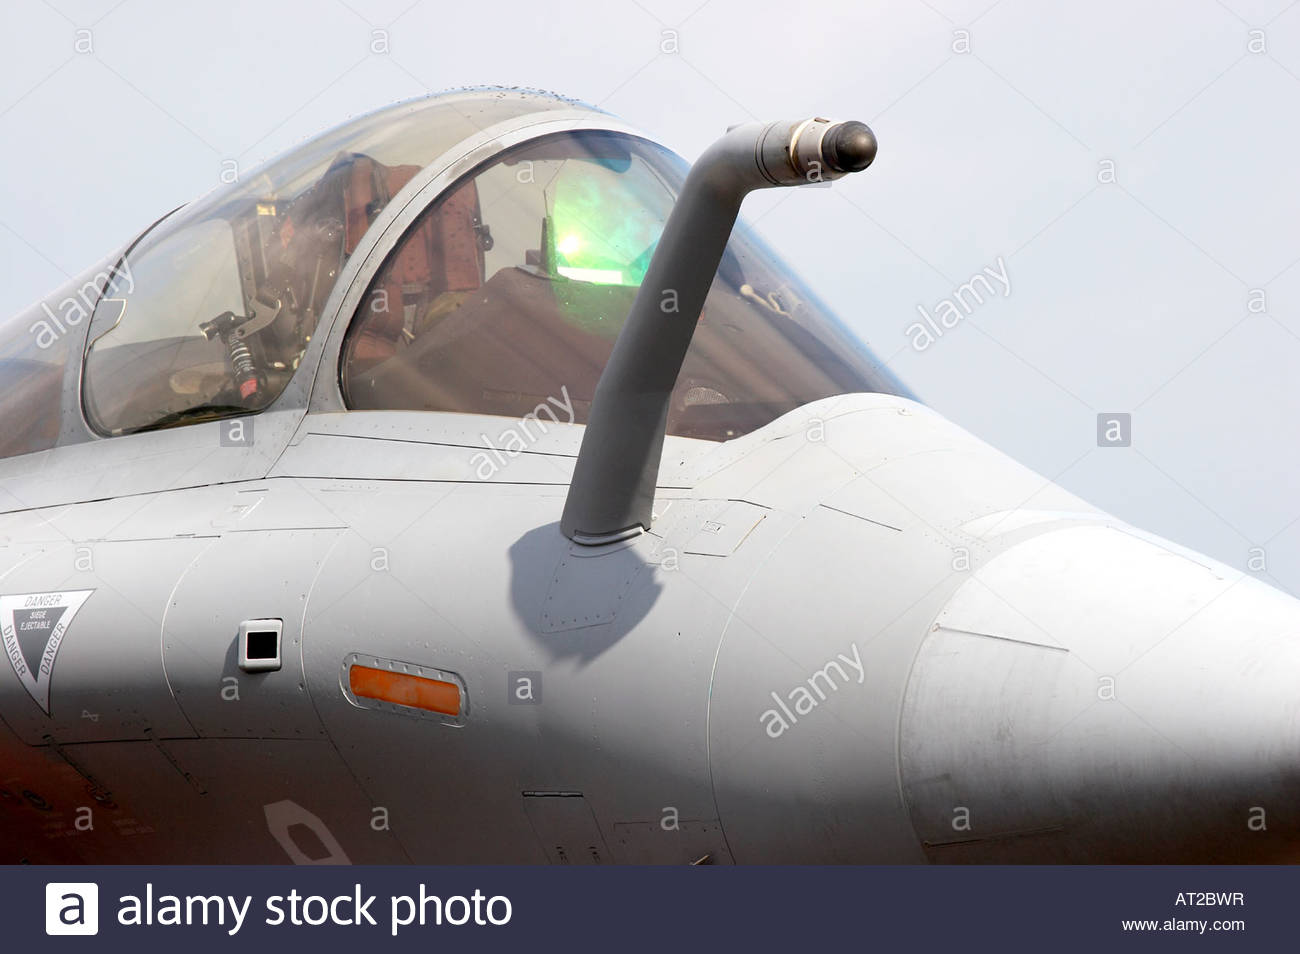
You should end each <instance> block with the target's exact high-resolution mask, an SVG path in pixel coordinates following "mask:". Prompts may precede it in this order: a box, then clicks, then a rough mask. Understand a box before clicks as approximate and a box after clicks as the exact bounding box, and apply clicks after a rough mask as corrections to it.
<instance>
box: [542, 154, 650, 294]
mask: <svg viewBox="0 0 1300 954" xmlns="http://www.w3.org/2000/svg"><path fill="white" fill-rule="evenodd" d="M671 206H672V200H671V196H670V195H669V193H668V192H667V190H665V188H664V187H663V185H662V183H660V182H659V181H658V180H657V179H655V178H654V177H653V176H651V175H649V174H648V171H647V170H645V169H644V167H641V166H639V165H638V164H631V163H622V164H618V163H609V162H604V161H601V160H599V159H596V160H576V161H573V160H571V161H570V162H567V163H565V166H564V168H563V169H562V170H561V171H560V173H559V175H557V176H556V180H555V183H554V199H553V202H552V211H551V225H552V229H553V239H552V241H553V242H554V243H555V270H556V272H557V273H558V274H559V275H561V276H563V277H565V278H568V279H571V280H573V281H580V282H589V283H591V284H594V285H623V286H630V287H636V286H639V285H640V284H641V280H642V279H643V278H645V273H646V268H647V267H648V266H649V264H650V258H651V256H652V255H653V254H654V249H655V244H656V243H657V242H658V241H659V235H660V233H661V232H662V231H663V227H664V221H665V220H666V219H667V217H668V212H669V210H670V208H671Z"/></svg>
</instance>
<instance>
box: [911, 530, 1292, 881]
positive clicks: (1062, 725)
mask: <svg viewBox="0 0 1300 954" xmlns="http://www.w3.org/2000/svg"><path fill="white" fill-rule="evenodd" d="M900 759H901V766H902V777H903V784H904V791H905V794H906V797H907V800H908V803H909V810H910V812H911V815H912V821H913V825H914V827H915V829H916V831H917V833H918V835H919V836H920V838H921V840H922V842H923V845H924V848H925V851H926V853H927V855H928V856H929V857H930V858H931V860H934V861H945V862H962V861H971V862H1062V863H1069V862H1090V863H1102V862H1147V863H1156V862H1178V863H1197V862H1204V863H1246V862H1264V863H1267V862H1294V861H1297V860H1300V601H1296V600H1294V599H1292V598H1291V597H1289V596H1287V595H1285V594H1283V593H1281V592H1279V591H1277V590H1275V589H1272V588H1271V587H1269V586H1266V585H1264V584H1263V583H1261V582H1259V581H1258V580H1255V579H1253V578H1250V577H1248V576H1244V575H1242V574H1240V573H1238V572H1236V571H1234V570H1231V569H1228V568H1227V567H1223V566H1220V565H1218V564H1215V563H1214V562H1213V561H1210V560H1208V559H1202V558H1196V557H1195V556H1194V555H1192V554H1188V553H1185V552H1184V551H1181V550H1178V549H1177V548H1174V547H1173V546H1172V545H1163V544H1162V543H1160V542H1159V541H1155V540H1154V539H1153V538H1152V539H1148V538H1143V537H1139V536H1136V535H1134V534H1133V533H1129V532H1125V531H1121V530H1118V529H1113V528H1109V527H1102V526H1079V527H1075V528H1071V529H1065V530H1057V531H1054V532H1049V533H1046V534H1043V535H1042V536H1039V537H1035V538H1032V539H1030V540H1027V541H1024V542H1021V543H1019V544H1017V545H1015V546H1013V547H1011V548H1010V549H1009V550H1006V551H1005V552H1003V553H1002V554H1000V555H998V556H997V557H995V558H993V559H992V560H990V561H989V562H988V563H986V564H984V565H983V566H982V567H980V568H979V569H978V570H976V571H975V573H974V574H973V576H972V578H971V579H970V580H968V581H966V582H965V583H964V584H963V585H962V586H961V587H960V588H959V589H958V590H957V591H956V593H955V594H954V596H953V598H952V599H951V601H950V602H949V603H948V605H947V606H946V607H945V608H944V610H943V611H942V612H941V613H940V615H939V616H938V618H937V620H936V622H935V624H934V627H933V630H932V632H931V633H930V634H929V636H928V637H927V639H926V641H925V643H924V644H923V646H922V647H921V650H920V652H919V654H918V657H917V660H916V663H915V666H914V668H913V671H912V675H911V677H910V679H909V683H908V688H907V692H906V697H905V701H904V707H903V719H902V726H901V738H900Z"/></svg>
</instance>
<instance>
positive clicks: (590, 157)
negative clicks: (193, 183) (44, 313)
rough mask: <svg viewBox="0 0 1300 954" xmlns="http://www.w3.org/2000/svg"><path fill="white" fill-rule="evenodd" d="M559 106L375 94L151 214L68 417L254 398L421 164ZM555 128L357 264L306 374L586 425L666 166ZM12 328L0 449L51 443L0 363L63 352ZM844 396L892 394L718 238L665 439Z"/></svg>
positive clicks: (592, 135) (482, 96)
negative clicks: (11, 407)
mask: <svg viewBox="0 0 1300 954" xmlns="http://www.w3.org/2000/svg"><path fill="white" fill-rule="evenodd" d="M575 108H576V106H575V104H573V103H572V102H570V101H567V100H563V99H560V98H558V97H551V96H543V95H539V94H533V93H523V92H518V91H496V92H485V91H479V92H475V93H458V94H452V95H446V96H439V97H433V98H430V99H426V100H423V101H419V102H416V103H414V104H404V105H399V106H395V107H390V108H389V109H386V110H381V111H379V112H377V113H373V114H371V115H368V116H364V117H362V118H360V119H357V120H354V121H352V122H350V123H348V124H346V125H345V126H343V127H340V128H339V129H337V130H334V131H332V132H330V133H327V134H325V135H323V136H320V137H318V138H317V139H315V140H312V141H311V142H309V143H307V144H305V145H303V146H301V147H299V148H297V149H295V150H294V151H292V152H290V153H288V154H287V155H285V156H284V157H282V158H281V159H278V160H275V161H273V162H271V163H270V164H268V165H267V166H265V167H263V168H262V169H260V170H258V171H256V172H254V173H250V174H249V175H248V176H247V177H246V178H245V179H243V180H241V181H238V182H235V183H232V184H230V185H228V186H226V187H225V188H223V189H220V190H217V191H216V192H214V193H212V194H211V195H209V196H207V197H205V198H204V199H201V200H199V201H197V202H195V203H193V204H192V205H190V206H188V207H186V208H184V209H183V210H180V211H178V212H176V213H174V214H173V215H171V216H169V217H167V218H165V219H164V220H163V221H162V222H160V223H159V224H157V225H155V226H154V227H153V228H152V229H151V230H149V231H148V232H146V234H145V235H144V236H142V237H141V238H140V239H139V240H137V241H136V242H135V243H134V244H133V245H132V246H131V247H130V248H128V250H127V251H126V253H125V254H124V255H123V256H122V257H121V259H120V261H118V262H117V264H116V267H115V268H113V269H112V270H111V272H110V273H109V274H106V275H104V276H103V278H105V279H106V280H104V281H101V282H99V283H98V285H97V287H96V289H95V292H96V295H95V300H94V301H93V315H92V317H91V319H90V322H89V331H88V333H87V334H86V336H85V339H84V340H85V347H84V366H83V368H82V374H81V384H82V388H81V394H80V396H79V398H78V400H79V404H80V408H79V410H80V411H81V412H83V413H84V418H85V421H86V422H87V423H88V424H89V426H90V427H91V428H92V429H93V431H94V432H95V433H97V434H98V435H101V436H106V437H108V436H116V435H120V434H127V433H133V432H139V431H146V430H151V429H157V428H163V427H172V426H178V425H182V424H189V423H196V422H199V421H203V420H210V419H215V418H220V417H226V416H235V415H244V414H249V413H254V412H257V411H260V410H263V409H265V408H267V407H269V406H270V405H272V404H273V403H274V402H275V401H277V399H278V398H279V397H280V396H281V395H282V394H283V393H284V391H285V389H286V387H287V386H288V384H289V382H290V381H291V380H292V379H293V378H294V376H295V374H296V373H298V371H299V368H300V366H301V365H303V362H304V359H305V358H306V357H307V355H308V350H309V346H310V344H311V342H312V341H313V340H314V339H316V338H317V337H318V336H321V335H324V334H325V333H326V332H328V330H329V325H322V320H325V321H327V322H330V323H332V322H333V320H334V317H335V315H334V312H335V311H336V310H337V306H338V303H339V302H341V301H342V300H343V299H344V295H343V294H342V292H343V291H346V289H336V285H338V281H339V277H340V275H341V274H342V273H343V270H344V266H345V265H346V264H347V263H348V261H349V259H350V258H351V257H352V256H353V255H354V253H355V252H356V251H357V250H358V248H360V247H362V245H363V244H365V243H364V242H363V240H365V239H366V236H367V233H368V232H369V231H370V230H371V227H372V225H373V224H374V223H375V222H376V221H377V220H378V219H379V218H380V217H381V216H382V215H383V214H384V211H385V209H386V208H387V207H388V205H389V203H390V202H392V201H393V199H394V197H395V196H397V195H399V194H400V193H402V192H403V189H404V188H405V187H406V186H407V185H408V184H409V183H411V182H412V180H413V179H414V178H415V177H416V176H417V175H418V174H419V173H420V172H421V171H422V170H423V169H425V168H426V167H427V166H429V165H430V164H431V163H433V162H435V161H437V160H439V159H440V158H442V160H443V163H442V164H443V165H447V164H449V162H450V161H451V160H450V159H449V158H448V157H449V156H454V155H456V154H457V152H460V153H464V152H467V151H468V145H467V141H468V140H471V139H478V140H485V139H488V138H490V136H485V134H484V130H487V129H489V128H490V127H493V126H498V125H499V124H502V123H505V122H507V121H512V120H519V119H521V118H522V117H525V116H527V115H529V114H533V113H538V112H542V113H546V112H550V111H554V110H560V109H575ZM592 115H597V114H594V113H593V114H592ZM570 125H574V124H570ZM577 125H583V124H577ZM585 125H587V126H590V125H592V124H590V123H587V124H585ZM596 125H599V124H596ZM555 128H556V127H555V126H552V127H548V128H547V129H546V130H544V131H542V132H540V133H539V135H537V136H536V137H534V138H531V139H528V138H524V141H522V142H520V143H519V144H517V145H514V146H511V147H508V148H504V149H503V150H502V151H500V152H498V153H497V154H495V155H493V156H492V157H491V158H489V159H487V160H486V161H484V162H483V163H481V164H480V165H479V166H478V167H477V168H473V169H471V170H470V171H468V172H467V173H466V174H465V175H463V176H462V177H460V178H459V179H458V180H456V181H453V182H452V183H451V184H450V185H448V186H447V187H446V188H445V189H443V190H442V191H441V192H440V193H439V194H437V195H436V197H434V198H433V201H432V202H431V203H430V204H429V206H428V208H427V209H425V210H424V211H423V212H422V213H420V214H419V215H418V216H417V217H416V218H415V219H414V221H413V222H412V224H411V225H410V226H409V227H407V228H406V230H405V233H404V234H403V235H402V236H401V238H400V240H399V241H398V242H397V244H396V246H395V247H394V248H393V249H392V251H391V252H389V253H388V254H387V255H386V257H385V258H383V260H382V262H380V263H379V264H378V266H377V268H376V269H375V270H374V271H373V273H370V270H369V267H368V268H367V270H366V272H365V273H362V274H359V275H358V277H357V281H364V282H366V286H365V287H366V292H365V294H364V296H363V297H362V299H361V304H360V307H359V308H358V309H357V310H356V314H355V315H341V316H339V320H341V321H344V322H348V324H347V332H346V337H345V338H344V340H343V345H342V351H341V354H340V355H337V356H331V355H329V354H328V353H326V355H325V357H326V359H327V364H325V365H322V366H321V375H322V380H325V379H327V378H329V377H335V381H337V382H338V384H339V385H341V388H342V395H343V399H344V401H345V403H346V406H347V407H348V408H350V409H353V410H411V411H456V412H462V413H475V414H496V415H507V416H512V417H519V416H524V415H527V414H530V413H533V412H535V411H536V409H537V408H538V406H539V405H543V404H545V403H547V402H548V401H550V402H551V403H552V404H553V405H555V406H564V407H566V408H568V409H569V410H570V413H571V416H572V417H573V418H574V419H575V420H576V421H578V422H579V423H581V422H583V421H585V420H586V417H587V412H588V409H589V407H590V403H591V400H592V397H593V395H594V391H595V386H596V382H597V380H598V379H599V376H600V372H601V370H602V369H603V367H604V364H605V362H606V361H607V359H608V357H609V354H610V351H611V348H612V346H613V342H614V339H615V338H616V337H617V335H618V332H619V330H620V328H621V327H622V323H623V320H624V319H625V317H626V315H627V313H628V311H629V309H630V307H631V304H632V300H633V298H634V297H635V295H636V293H637V291H638V288H639V285H640V282H641V279H642V277H643V276H644V274H645V270H646V267H647V266H648V264H649V261H650V258H651V256H652V255H653V253H654V250H655V246H656V243H657V242H658V240H659V236H660V233H661V231H662V229H663V225H664V222H665V220H666V218H667V215H668V213H669V211H670V209H671V207H672V203H673V200H674V197H675V196H676V194H677V192H678V190H679V189H680V187H681V184H682V181H683V178H684V175H685V172H686V165H685V163H683V162H682V160H680V159H679V158H678V157H676V156H675V155H673V154H672V153H670V152H668V151H667V150H665V149H663V148H662V147H660V146H658V145H655V144H654V143H652V142H650V141H648V140H645V139H643V138H640V137H637V136H634V135H630V134H627V133H623V132H614V131H609V130H602V129H599V128H569V129H564V127H563V126H560V127H559V128H560V129H561V130H563V131H553V130H554V129H555ZM516 138H519V137H516ZM428 178H429V177H428V176H424V177H423V178H422V179H421V182H418V183H415V184H414V185H413V186H412V188H411V189H408V190H407V192H406V193H405V194H404V195H405V197H406V198H413V197H414V196H415V195H416V194H417V192H418V191H419V187H420V186H421V185H422V183H423V181H424V180H425V179H428ZM402 204H403V205H404V204H405V202H403V203H402ZM391 219H392V216H391V215H390V216H388V217H387V218H386V220H385V221H389V220H391ZM669 297H670V296H668V297H666V298H665V301H664V302H662V303H661V307H663V308H664V309H665V311H671V310H672V309H673V307H674V303H673V302H672V301H671V300H669ZM46 307H47V310H49V309H48V306H46ZM85 310H86V311H89V310H90V303H87V304H86V306H85ZM31 314H32V313H28V315H26V316H19V322H22V323H26V322H28V321H30V316H31ZM67 324H68V325H73V324H75V323H74V322H71V321H69V322H67ZM16 328H17V325H16V324H15V323H14V322H11V323H10V324H9V325H8V326H0V374H3V375H4V377H5V378H6V379H7V380H6V381H5V383H4V387H5V390H6V392H10V391H11V389H13V388H15V387H19V388H21V389H22V390H23V391H24V392H27V393H30V394H33V395H34V394H37V393H39V394H41V395H42V396H43V399H44V401H45V409H44V410H42V409H41V408H40V407H37V406H36V405H35V403H34V402H32V401H30V400H26V399H24V398H22V397H21V396H19V397H18V398H16V399H15V397H14V395H13V394H12V393H9V394H8V395H7V397H6V399H5V401H6V404H14V403H15V402H16V404H17V407H16V408H15V410H16V411H17V412H18V413H16V414H7V415H6V417H7V418H8V419H9V421H11V422H13V424H12V425H10V426H9V436H8V437H7V438H6V439H5V441H4V442H3V444H4V446H0V455H3V456H11V455H13V454H19V453H28V452H31V451H33V450H40V449H44V448H46V447H49V446H53V443H54V442H55V440H56V435H57V433H58V426H57V423H55V424H54V425H53V426H51V424H50V422H49V421H48V420H46V419H44V418H43V417H42V415H44V416H45V418H48V417H49V416H50V415H51V414H53V418H54V420H55V421H56V422H57V418H58V413H57V407H54V408H50V407H49V398H50V396H51V388H50V387H43V388H40V389H37V388H34V387H29V386H27V385H24V384H23V383H22V382H21V381H17V380H16V379H15V375H26V376H28V377H30V378H31V380H32V381H45V382H47V383H49V382H52V381H54V380H57V379H58V378H59V377H60V369H61V368H62V366H63V363H64V361H65V360H68V359H70V355H69V354H68V350H69V349H68V348H67V343H68V342H67V340H62V341H60V342H59V347H57V348H52V349H49V350H48V351H46V352H45V353H43V354H39V355H34V356H32V355H28V354H27V352H31V351H32V348H31V347H30V344H31V342H30V341H25V340H23V337H22V336H21V335H15V334H13V332H14V331H15V330H16ZM83 330H84V329H83ZM73 337H74V336H73V335H71V334H69V335H67V336H66V338H67V339H72V338H73ZM19 351H22V352H23V353H22V354H21V355H20V354H18V353H17V352H19ZM313 353H314V354H319V351H316V352H313ZM38 359H39V360H38ZM334 360H337V365H331V364H329V363H328V362H332V361H334ZM29 365H30V366H29ZM303 373H306V374H315V373H316V369H315V367H314V366H313V367H312V368H310V369H308V370H306V371H304V372H303ZM331 386H333V385H331ZM852 391H886V392H891V393H901V388H900V386H899V385H898V383H897V382H896V381H895V380H894V379H893V378H892V376H890V375H889V373H888V372H887V371H885V370H883V369H882V368H879V367H878V366H876V364H875V362H874V361H873V360H872V359H871V356H870V355H869V353H868V352H866V351H865V349H863V348H862V347H861V346H860V345H859V344H858V343H857V342H855V341H854V340H853V339H852V338H851V337H850V336H849V335H848V334H846V333H845V332H844V331H843V329H842V328H841V326H840V325H839V323H838V322H837V321H836V320H835V318H834V317H833V316H832V315H830V314H829V313H828V312H827V311H826V309H825V308H824V307H823V306H821V304H820V303H819V302H818V301H817V299H816V298H815V297H814V295H813V294H812V293H811V292H810V291H809V290H808V289H807V288H805V287H804V286H803V285H802V284H801V283H800V282H799V281H798V279H796V278H795V277H794V276H793V275H792V274H791V273H790V272H789V270H788V269H787V268H785V267H784V266H783V265H782V264H781V263H780V262H779V261H778V260H777V259H776V258H775V257H774V256H773V255H772V254H771V252H769V251H768V250H767V249H766V248H765V247H764V246H763V245H762V244H761V243H760V242H759V241H758V240H757V239H756V238H755V237H754V236H753V235H752V234H750V233H749V232H748V231H747V230H746V229H744V228H743V227H742V228H738V229H737V231H736V233H735V235H734V236H733V238H732V241H731V243H730V245H729V247H728V251H727V254H726V256H725V257H724V260H723V262H722V266H721V268H720V269H719V273H718V276H717V279H716V281H715V282H714V285H713V289H712V291H711V293H710V295H709V298H708V301H707V303H706V305H705V308H704V311H703V314H702V315H701V317H700V325H699V328H698V330H697V334H696V335H695V339H694V343H693V345H692V347H691V351H690V354H689V355H688V357H687V360H686V364H685V366H684V368H683V370H682V374H681V377H680V379H679V381H678V386H677V390H676V392H675V394H674V398H673V404H672V410H671V412H670V418H669V422H668V429H669V433H671V434H678V435H682V436H690V437H699V438H706V439H711V440H726V439H729V438H731V437H734V436H737V435H739V434H743V433H746V432H748V431H750V430H753V429H755V428H757V427H760V426H762V425H763V424H766V423H767V422H769V421H771V420H773V419H774V418H775V417H777V416H779V415H781V414H783V413H785V412H787V411H789V410H791V409H793V408H795V407H798V406H800V405H802V404H805V403H807V402H809V401H812V400H816V399H819V398H822V397H826V396H829V395H833V394H839V393H845V392H852ZM74 398H75V396H74ZM65 404H66V400H65Z"/></svg>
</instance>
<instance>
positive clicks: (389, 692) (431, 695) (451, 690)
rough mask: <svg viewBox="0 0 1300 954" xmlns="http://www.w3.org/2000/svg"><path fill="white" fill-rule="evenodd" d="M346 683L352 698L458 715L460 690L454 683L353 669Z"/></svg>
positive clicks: (362, 667) (358, 667) (374, 670)
mask: <svg viewBox="0 0 1300 954" xmlns="http://www.w3.org/2000/svg"><path fill="white" fill-rule="evenodd" d="M348 684H349V685H350V686H351V688H352V693H353V695H356V696H363V697H364V698H366V699H378V700H379V701H380V702H391V703H393V704H394V705H399V706H410V707H411V708H413V709H425V710H428V711H429V712H441V713H442V714H443V715H450V716H458V715H460V687H459V686H457V685H456V684H454V683H450V682H443V681H441V680H439V679H426V678H424V677H423V676H412V675H410V674H409V673H404V672H390V671H389V670H387V669H372V668H370V667H369V666H352V667H350V668H349V669H348Z"/></svg>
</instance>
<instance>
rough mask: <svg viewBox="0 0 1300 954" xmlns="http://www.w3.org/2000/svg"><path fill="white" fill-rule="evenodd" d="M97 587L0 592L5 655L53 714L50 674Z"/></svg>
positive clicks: (29, 687)
mask: <svg viewBox="0 0 1300 954" xmlns="http://www.w3.org/2000/svg"><path fill="white" fill-rule="evenodd" d="M93 592H95V591H94V590H64V591H63V592H62V593H24V594H23V595H21V596H0V632H3V635H4V644H5V655H6V656H8V657H9V663H10V665H12V666H13V667H14V672H15V673H16V674H17V675H18V681H19V682H21V683H22V684H23V688H24V689H26V690H27V692H28V694H30V695H31V697H32V698H33V699H35V700H36V704H37V705H38V706H40V707H41V709H42V710H44V712H45V714H46V715H49V714H50V676H52V675H53V674H54V658H55V657H56V656H57V655H58V654H59V645H60V644H61V643H62V642H63V636H64V634H65V633H66V632H67V631H68V627H69V626H71V625H72V620H73V618H74V617H75V616H76V615H77V611H78V610H80V609H81V607H82V605H83V604H84V603H85V602H86V600H88V599H89V598H90V594H91V593H93Z"/></svg>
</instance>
